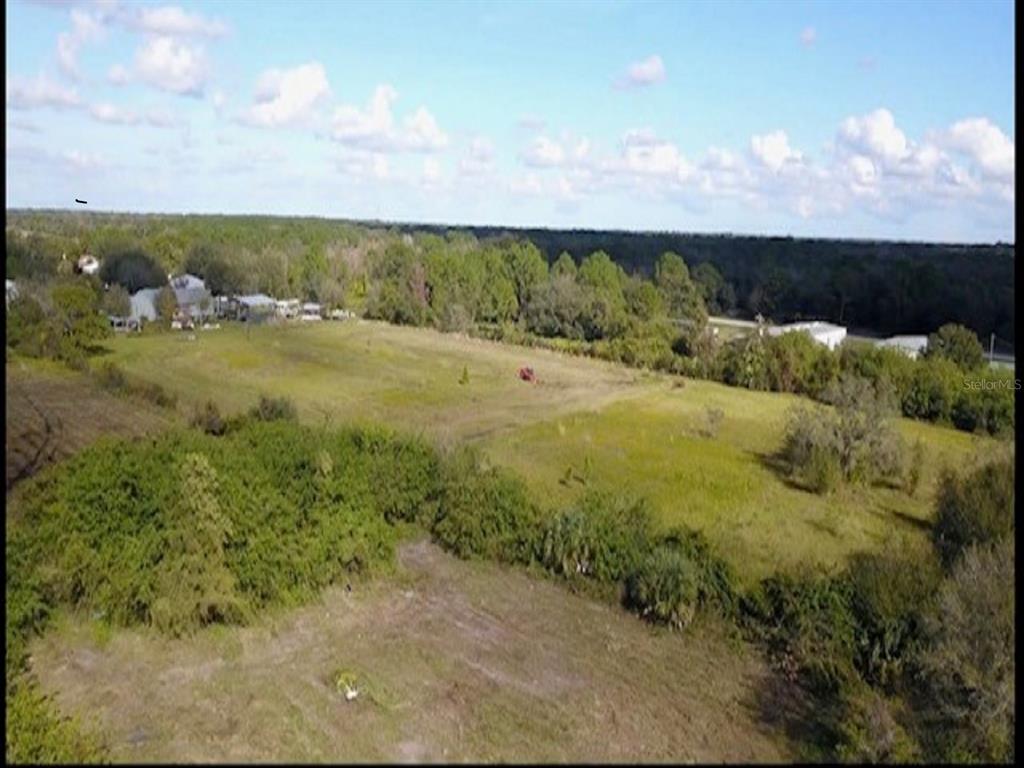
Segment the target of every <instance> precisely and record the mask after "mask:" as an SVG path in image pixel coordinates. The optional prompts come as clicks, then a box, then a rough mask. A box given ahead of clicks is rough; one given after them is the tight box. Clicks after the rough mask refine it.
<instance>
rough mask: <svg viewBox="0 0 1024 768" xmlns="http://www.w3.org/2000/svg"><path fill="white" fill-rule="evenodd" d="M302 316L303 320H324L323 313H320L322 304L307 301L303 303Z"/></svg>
mask: <svg viewBox="0 0 1024 768" xmlns="http://www.w3.org/2000/svg"><path fill="white" fill-rule="evenodd" d="M300 317H301V318H302V319H303V320H322V319H323V315H321V314H320V305H319V304H314V303H312V302H307V303H306V304H303V305H302V315H300Z"/></svg>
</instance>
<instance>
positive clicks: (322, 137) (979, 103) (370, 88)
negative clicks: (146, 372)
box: [5, 0, 1015, 242]
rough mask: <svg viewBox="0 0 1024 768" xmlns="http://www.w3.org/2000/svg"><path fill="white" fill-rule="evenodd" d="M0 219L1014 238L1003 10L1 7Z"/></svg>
mask: <svg viewBox="0 0 1024 768" xmlns="http://www.w3.org/2000/svg"><path fill="white" fill-rule="evenodd" d="M5 10H6V15H7V18H6V51H7V54H6V55H7V75H6V77H7V117H6V159H7V164H6V167H7V170H6V193H7V205H8V207H9V208H18V207H37V208H70V207H75V206H76V204H75V203H74V199H75V198H80V199H83V200H87V201H88V205H89V208H90V209H92V210H116V211H132V212H167V213H267V214H282V215H309V216H326V217H332V218H355V219H382V220H388V221H406V222H431V223H446V224H452V225H458V224H463V225H465V224H480V225H500V226H537V227H559V228H562V227H578V228H592V229H629V230H662V231H665V230H670V231H685V232H732V233H744V234H768V235H793V236H813V237H844V238H845V237H849V238H887V239H901V240H926V241H945V242H995V241H1003V242H1014V178H1015V142H1014V130H1015V129H1014V32H1013V30H1014V7H1013V3H1012V2H1009V1H1008V0H1001V1H999V2H986V1H985V0H970V1H969V2H945V1H943V0H928V1H927V2H921V3H918V2H911V1H909V0H902V1H900V2H871V1H870V0H859V1H858V2H852V3H846V2H839V1H838V0H830V1H829V2H796V1H795V0H794V1H792V2H769V1H768V0H759V1H757V0H748V1H747V2H728V1H723V2H710V0H708V1H706V2H698V1H696V0H693V1H691V2H683V1H678V2H611V0H608V1H605V2H583V1H582V0H574V1H572V2H554V1H553V0H551V1H547V2H531V1H530V0H520V1H519V2H510V3H503V2H470V1H469V0H463V1H461V2H441V0H423V1H422V2H398V1H397V0H381V1H379V2H373V3H359V2H343V1H341V0H338V1H336V2H313V1H312V0H295V1H294V2H287V3H283V2H275V3H263V2H258V1H257V0H245V1H244V2H243V1H242V0H235V1H233V2H194V3H185V2H181V3H170V4H168V3H163V2H139V1H137V2H126V1H124V0H122V1H120V2H118V1H117V0H93V1H92V2H86V1H84V0H83V1H81V2H60V1H56V0H7V4H6V8H5Z"/></svg>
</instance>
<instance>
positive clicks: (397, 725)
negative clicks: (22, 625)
mask: <svg viewBox="0 0 1024 768" xmlns="http://www.w3.org/2000/svg"><path fill="white" fill-rule="evenodd" d="M33 668H34V669H35V670H36V672H37V673H38V675H39V677H40V680H41V682H42V684H43V686H44V688H46V689H47V690H50V691H52V692H54V693H55V694H56V696H57V701H58V703H59V705H60V706H61V708H62V709H63V710H65V711H66V712H68V713H69V714H71V713H74V714H77V715H79V716H80V717H83V718H85V719H86V720H87V721H88V720H90V719H91V720H92V721H93V722H94V723H95V724H96V725H97V726H98V727H99V728H100V729H101V730H102V731H103V732H104V733H105V734H107V736H108V737H109V740H110V745H111V747H112V750H113V754H114V757H115V759H116V760H120V761H160V762H166V761H170V762H184V761H232V762H240V761H389V762H430V761H466V760H473V761H476V760H486V761H568V760H571V761H636V760H642V761H665V760H671V761H699V762H709V761H729V762H737V761H740V762H748V761H758V762H764V761H784V760H786V759H788V758H790V757H791V756H792V753H791V752H790V751H789V750H788V747H787V746H786V744H785V741H784V739H783V737H782V736H781V734H780V733H779V732H778V731H777V730H772V729H770V728H769V727H768V726H766V725H764V724H763V719H762V717H761V715H760V714H759V710H758V704H757V694H756V692H757V691H758V690H761V689H762V688H763V687H764V686H765V685H766V684H767V683H768V682H769V681H770V679H771V677H770V675H769V673H768V672H767V671H766V669H765V667H764V665H763V664H762V662H760V661H759V660H758V658H757V657H756V656H755V655H754V654H753V653H751V652H750V651H749V650H748V649H745V648H742V647H738V646H737V645H736V644H735V643H730V642H729V641H728V640H727V639H726V637H725V636H724V634H723V633H722V632H721V631H720V630H719V629H718V628H716V627H714V626H703V627H700V628H698V629H697V630H696V631H694V632H692V633H690V634H688V635H682V636H681V635H676V634H670V633H667V632H664V631H660V630H656V629H654V628H651V627H649V626H647V625H645V624H643V623H642V622H640V621H638V620H637V619H635V618H633V617H631V616H629V615H627V614H625V613H624V612H623V611H621V610H619V609H617V608H616V607H614V606H609V605H604V604H601V603H597V602H594V601H592V600H588V599H585V598H582V597H578V596H574V595H572V594H570V593H569V592H568V590H566V589H565V588H564V587H562V586H561V585H558V584H555V583H551V582H548V581H545V580H538V579H535V578H532V577H530V576H529V575H527V574H525V573H523V572H520V571H517V570H509V569H504V568H500V567H497V566H494V565H490V564H482V563H465V562H461V561H458V560H456V559H454V558H452V557H450V556H448V555H446V554H444V553H443V552H441V551H440V550H439V549H438V548H437V547H435V546H434V545H432V544H430V543H428V542H426V541H420V542H416V543H413V544H407V545H404V546H403V547H402V549H401V552H400V564H399V567H398V570H397V573H396V575H395V576H393V577H389V578H387V579H381V580H377V581H374V582H372V583H369V584H366V585H354V586H353V587H352V589H351V591H349V590H348V589H346V588H345V587H341V588H335V589H332V590H329V591H328V592H326V593H325V594H324V596H323V598H322V600H321V601H319V602H318V603H317V604H315V605H310V606H307V607H304V608H301V609H297V610H293V611H289V612H286V613H282V614H279V615H277V616H275V617H272V618H268V619H266V620H264V621H262V622H261V623H260V624H259V625H258V626H253V627H247V628H243V629H216V630H212V631H206V632H202V633H200V634H199V635H198V636H196V637H194V638H191V639H187V640H178V641H172V640H168V639H165V638H160V637H157V636H156V635H155V634H153V633H152V632H149V631H131V632H127V631H126V632H116V633H114V634H113V635H112V636H109V637H104V636H103V635H102V633H97V632H96V626H95V625H94V624H91V623H90V622H88V621H85V620H73V621H67V622H64V623H63V625H62V626H61V627H60V628H59V629H58V630H57V631H54V632H52V633H50V634H49V635H47V636H46V637H45V638H43V639H41V640H39V641H38V642H37V643H36V644H35V646H34V648H33ZM337 669H345V670H347V671H349V672H351V673H352V674H354V675H355V676H356V678H357V680H358V681H359V682H358V683H357V687H358V689H359V695H358V697H357V698H356V699H355V700H353V701H346V700H345V697H344V695H343V694H341V693H339V692H338V690H337V689H336V688H335V686H334V685H333V684H332V680H331V675H332V673H333V671H335V670H337Z"/></svg>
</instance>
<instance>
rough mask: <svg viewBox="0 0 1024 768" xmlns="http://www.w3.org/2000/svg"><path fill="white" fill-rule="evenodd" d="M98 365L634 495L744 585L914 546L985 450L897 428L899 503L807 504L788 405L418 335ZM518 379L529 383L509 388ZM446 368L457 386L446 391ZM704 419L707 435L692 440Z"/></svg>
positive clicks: (226, 347) (281, 340) (310, 338)
mask: <svg viewBox="0 0 1024 768" xmlns="http://www.w3.org/2000/svg"><path fill="white" fill-rule="evenodd" d="M110 346H111V354H110V355H109V356H108V357H109V359H111V360H113V361H115V362H117V363H118V364H119V365H122V366H123V367H124V368H125V369H126V370H128V371H129V372H130V373H132V374H135V375H138V376H141V377H143V378H149V379H151V380H153V381H158V382H160V383H162V384H163V385H164V386H166V387H168V388H170V389H171V390H173V391H175V392H176V393H177V394H178V395H179V398H180V399H181V400H182V401H183V402H188V401H193V402H195V401H200V400H203V399H206V398H211V399H213V400H215V401H216V402H217V403H218V405H220V406H221V408H222V409H224V410H226V411H235V410H242V409H245V408H247V407H249V406H250V405H251V404H252V403H253V402H254V401H255V400H256V398H257V396H258V395H259V393H260V392H267V393H272V394H278V395H287V396H289V397H292V398H293V399H294V400H295V401H296V403H297V405H298V407H299V412H300V416H301V417H303V418H304V419H307V420H311V421H312V420H316V421H321V420H329V421H331V422H332V423H335V424H337V423H341V422H346V421H349V422H351V421H355V422H358V421H363V420H373V421H380V422H384V423H387V424H390V425H392V426H394V427H396V428H400V429H404V430H410V431H414V432H421V433H423V434H425V435H426V436H428V437H430V438H432V439H434V440H436V441H438V442H441V443H445V442H458V441H470V442H474V443H476V444H477V445H479V446H481V447H482V448H483V449H484V450H485V451H486V452H487V453H488V455H489V456H490V457H491V458H492V459H493V460H494V461H495V462H497V463H499V464H502V465H505V466H508V467H511V468H512V469H514V470H516V471H518V472H519V473H521V474H522V475H523V476H524V477H525V478H526V479H527V480H528V482H529V484H530V486H531V488H532V490H533V492H534V493H535V494H536V496H537V498H538V499H539V500H540V501H542V502H544V503H552V502H553V503H558V504H563V503H568V502H569V501H571V499H572V498H573V497H574V496H576V495H577V494H579V493H580V492H581V490H582V489H583V487H584V483H586V484H587V485H589V486H591V487H597V488H606V489H610V490H615V491H621V492H630V493H637V494H642V495H644V496H646V497H648V498H649V499H650V500H651V502H652V503H653V505H654V507H655V509H656V511H657V512H658V514H659V517H660V519H661V520H663V521H664V522H665V523H666V524H672V523H686V524H688V525H691V526H693V527H696V528H699V529H701V530H703V531H704V532H705V533H706V534H707V535H708V536H709V537H710V538H711V540H712V541H713V542H714V544H715V545H716V547H717V548H718V550H719V551H720V552H721V553H722V554H723V555H725V556H726V557H728V558H729V559H730V561H731V562H732V563H733V564H734V565H735V567H736V569H737V571H738V573H739V575H740V576H741V577H742V578H744V579H746V580H753V579H757V578H760V577H762V576H765V575H768V574H770V573H772V572H774V571H775V570H778V569H789V568H792V567H795V566H797V565H798V564H800V563H820V564H824V565H830V564H835V563H839V562H841V561H842V560H843V559H844V558H845V557H846V556H847V555H848V554H850V553H851V552H856V551H860V550H864V549H868V548H875V547H879V546H883V545H885V543H886V542H889V541H891V540H894V539H898V538H900V537H902V536H905V535H906V536H909V537H911V538H912V539H915V540H917V541H923V540H924V532H925V531H926V529H927V526H928V519H929V517H930V514H931V507H932V501H933V492H934V486H935V480H936V477H937V475H938V471H939V469H940V468H941V466H942V465H943V464H945V463H950V464H954V465H958V464H961V463H963V462H964V461H965V460H966V459H967V457H969V456H970V455H971V453H972V452H973V451H975V450H977V449H978V448H980V447H981V446H982V445H983V444H984V443H985V441H983V440H982V439H981V438H976V437H973V436H971V435H968V434H965V433H962V432H957V431H955V430H952V429H946V428H941V427H936V426H933V425H928V424H922V423H918V422H911V421H907V420H901V421H900V429H901V430H902V431H903V432H904V434H905V435H906V436H907V437H908V438H911V439H918V438H920V439H921V440H922V441H923V442H924V444H925V467H924V472H923V478H922V482H921V484H920V487H919V489H918V492H917V494H916V496H914V497H909V496H907V495H906V494H905V493H904V492H902V491H899V490H894V489H889V488H857V489H848V490H845V491H842V492H840V493H838V494H836V495H833V496H826V497H823V496H818V495H815V494H812V493H808V492H806V491H804V490H801V489H800V488H798V487H794V486H792V485H790V484H789V483H787V482H786V481H785V480H784V479H783V478H781V477H780V476H779V475H778V474H777V473H776V472H775V471H774V470H773V469H772V468H771V466H770V456H771V454H772V453H774V452H775V451H776V450H777V449H778V447H779V445H780V442H781V440H782V433H783V429H784V425H785V419H786V413H787V409H788V408H789V407H790V405H792V404H793V403H795V402H797V401H798V399H797V398H795V397H791V396H787V395H781V394H774V393H763V392H750V391H747V390H742V389H736V388H732V387H726V386H724V385H721V384H716V383H712V382H703V381H694V380H685V386H683V387H677V386H675V384H676V383H677V382H679V381H680V380H679V379H674V378H671V377H668V376H664V375H660V374H651V373H641V372H639V371H635V370H632V369H629V368H625V367H623V366H617V365H613V364H610V363H604V362H600V361H596V360H590V359H585V358H578V357H570V356H565V355H560V354H557V353H554V352H550V351H545V350H536V349H526V348H522V347H513V346H509V345H502V344H497V343H493V342H487V341H483V340H478V339H467V338H464V337H459V336H454V335H448V334H441V333H437V332H435V331H431V330H423V329H414V328H397V327H393V326H387V325H383V324H378V323H323V324H318V325H315V326H312V327H311V326H288V327H263V328H253V329H252V330H251V332H249V333H247V332H246V331H245V329H244V328H241V327H239V326H232V325H228V326H226V327H224V328H222V329H221V330H219V331H208V332H202V333H200V334H198V338H197V340H196V341H185V340H184V336H183V335H178V334H174V335H172V334H162V335H152V336H141V337H134V338H129V337H121V338H117V339H115V340H114V341H112V342H111V345H110ZM522 365H531V366H533V367H534V369H535V370H536V372H537V374H538V376H539V378H540V382H539V383H538V384H535V385H530V384H526V383H524V382H522V381H520V380H519V379H518V378H517V376H516V371H517V369H518V368H519V367H520V366H522ZM463 368H465V369H466V371H467V373H468V377H469V382H468V383H467V384H460V383H459V379H460V377H461V375H462V371H463ZM709 407H714V408H718V409H721V411H722V412H723V414H724V418H723V421H722V423H721V425H720V428H719V430H718V433H717V435H716V436H715V437H704V436H702V435H701V428H702V426H703V424H704V421H705V411H706V409H707V408H709Z"/></svg>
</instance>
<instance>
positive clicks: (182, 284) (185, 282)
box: [167, 273, 206, 291]
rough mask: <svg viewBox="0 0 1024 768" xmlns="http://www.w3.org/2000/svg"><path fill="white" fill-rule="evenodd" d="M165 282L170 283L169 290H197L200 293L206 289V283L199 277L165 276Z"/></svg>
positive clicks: (188, 275) (187, 275) (185, 275)
mask: <svg viewBox="0 0 1024 768" xmlns="http://www.w3.org/2000/svg"><path fill="white" fill-rule="evenodd" d="M167 282H168V283H170V286H171V288H173V289H175V290H198V291H202V290H205V289H206V281H205V280H203V278H201V277H196V276H195V275H190V274H187V273H186V274H184V275H178V276H177V277H175V276H174V275H168V276H167Z"/></svg>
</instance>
